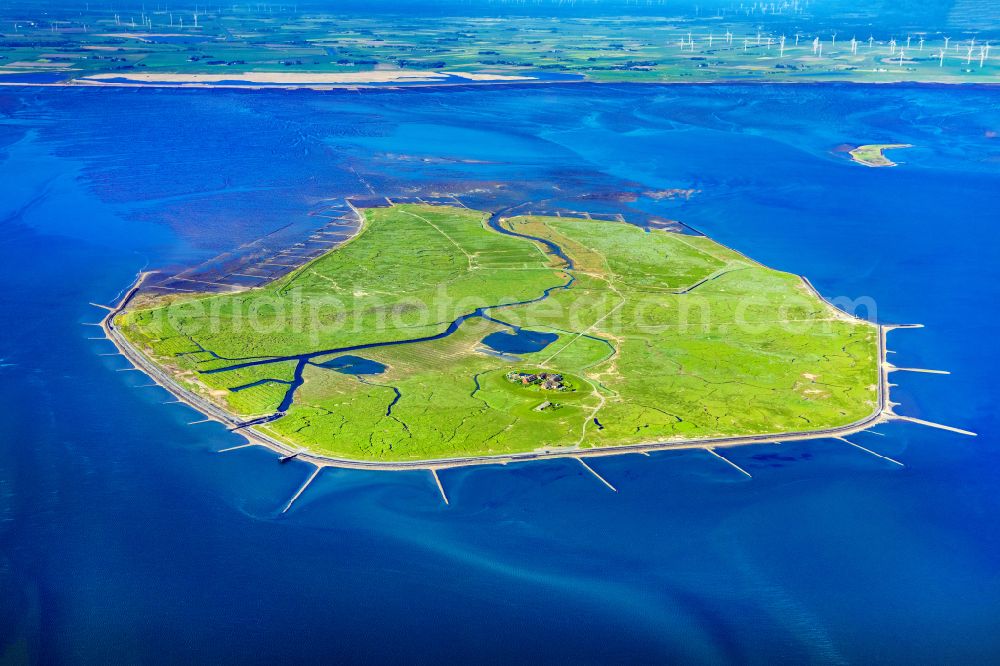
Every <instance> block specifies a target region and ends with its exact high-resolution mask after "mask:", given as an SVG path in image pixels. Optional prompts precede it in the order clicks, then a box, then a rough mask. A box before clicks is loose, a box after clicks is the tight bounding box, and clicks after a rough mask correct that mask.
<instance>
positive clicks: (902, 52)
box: [899, 49, 906, 67]
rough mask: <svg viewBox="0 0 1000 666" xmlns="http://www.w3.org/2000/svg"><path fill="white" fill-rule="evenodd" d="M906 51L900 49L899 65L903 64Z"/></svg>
mask: <svg viewBox="0 0 1000 666" xmlns="http://www.w3.org/2000/svg"><path fill="white" fill-rule="evenodd" d="M904 53H906V51H904V50H903V49H899V66H900V67H902V66H903V54H904Z"/></svg>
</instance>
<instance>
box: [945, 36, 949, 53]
mask: <svg viewBox="0 0 1000 666" xmlns="http://www.w3.org/2000/svg"><path fill="white" fill-rule="evenodd" d="M950 41H951V37H945V38H944V50H945V51H947V50H948V42H950Z"/></svg>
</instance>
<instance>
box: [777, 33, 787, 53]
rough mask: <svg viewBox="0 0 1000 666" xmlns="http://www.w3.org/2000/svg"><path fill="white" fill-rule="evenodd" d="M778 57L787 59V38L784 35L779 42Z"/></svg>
mask: <svg viewBox="0 0 1000 666" xmlns="http://www.w3.org/2000/svg"><path fill="white" fill-rule="evenodd" d="M778 57H780V58H784V57H785V36H784V35H782V36H781V39H779V40H778Z"/></svg>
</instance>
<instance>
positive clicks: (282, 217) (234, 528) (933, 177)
mask: <svg viewBox="0 0 1000 666" xmlns="http://www.w3.org/2000/svg"><path fill="white" fill-rule="evenodd" d="M0 114H2V117H0V152H2V155H0V175H2V178H0V220H2V221H3V232H4V242H3V243H0V280H2V283H3V284H4V286H5V289H4V290H3V291H2V292H0V299H2V301H0V318H2V327H3V330H4V338H3V345H2V347H0V398H2V400H3V404H4V409H3V411H2V412H0V451H2V455H0V518H2V519H0V557H2V558H3V559H2V561H0V562H2V566H0V590H2V594H0V627H2V628H3V631H0V642H2V651H6V654H8V655H15V656H17V655H19V654H27V655H28V656H29V657H32V658H34V659H36V660H39V661H44V662H69V661H73V662H80V661H83V662H98V661H101V662H103V661H107V660H109V659H116V660H119V661H144V662H170V663H173V662H176V661H178V660H180V659H197V660H198V661H207V660H227V661H228V660H232V659H236V658H238V659H242V660H245V661H250V662H266V661H274V660H275V659H283V660H288V659H322V660H327V661H328V660H333V659H346V658H361V657H363V656H367V657H369V658H372V659H380V660H385V659H389V658H396V659H399V658H410V659H414V660H420V661H431V660H442V659H458V658H463V659H483V658H485V659H490V660H492V659H498V658H503V657H513V656H515V655H518V654H523V653H525V652H528V653H530V654H531V655H532V656H533V657H534V658H535V659H538V660H543V659H558V660H571V659H573V660H582V661H597V660H605V661H609V660H615V661H622V660H640V659H653V658H665V657H672V658H678V659H687V660H693V661H699V662H718V661H721V660H728V661H751V662H765V661H773V660H774V659H786V660H788V659H796V660H810V661H816V662H844V661H847V662H868V661H874V660H879V661H891V662H902V661H910V662H930V661H943V660H949V661H979V662H982V661H986V660H993V661H995V660H996V659H997V658H998V657H1000V638H998V636H1000V633H998V632H997V629H998V627H997V619H996V618H997V617H1000V614H998V610H1000V576H998V559H997V553H998V552H1000V528H998V526H997V522H996V515H997V511H998V509H1000V501H998V499H997V492H996V488H997V483H998V481H1000V473H998V472H1000V463H998V455H997V454H998V453H1000V451H998V448H1000V447H998V445H997V439H996V432H997V417H996V415H995V404H996V398H997V392H996V388H995V381H994V378H995V374H996V365H997V364H996V361H995V356H994V354H993V350H992V344H991V340H992V335H993V332H994V330H995V327H996V323H997V315H996V313H995V309H994V308H995V304H996V302H997V296H998V293H997V292H998V287H997V284H998V282H997V277H998V276H997V271H996V269H995V257H996V254H997V242H996V237H997V236H996V234H997V232H996V222H997V220H998V219H1000V197H997V195H996V193H997V192H998V191H1000V143H998V142H1000V138H997V133H998V132H1000V91H993V90H987V89H977V88H945V87H931V88H914V87H889V86H881V87H879V86H876V87H852V86H839V85H830V86H805V87H795V88H793V87H790V86H775V87H763V86H756V87H750V86H748V87H734V86H704V87H697V86H676V87H629V86H607V85H602V86H590V85H563V86H559V85H556V86H548V87H525V88H507V87H505V88H502V89H485V88H476V89H467V90H448V91H431V90H426V91H418V90H410V91H401V92H396V91H377V92H370V93H362V94H359V93H349V94H348V93H314V92H306V91H301V92H287V91H263V92H258V93H242V92H237V91H217V92H212V91H202V90H199V91H162V90H147V89H141V90H48V89H45V90H41V89H31V90H27V89H26V90H12V89H7V90H3V91H2V92H0ZM874 142H902V143H912V144H914V146H915V147H914V148H912V149H909V150H906V151H900V152H898V153H896V154H894V157H898V158H899V160H900V161H901V166H900V167H898V168H895V169H866V168H863V167H859V166H857V165H854V164H851V163H850V162H849V161H847V160H846V159H845V158H844V156H843V154H842V153H839V152H836V150H835V148H836V147H837V146H838V145H840V144H843V143H874ZM675 187H676V188H696V189H699V190H701V192H700V193H699V194H697V195H695V196H694V197H693V198H692V199H691V200H690V201H684V200H667V199H655V198H650V197H646V196H642V195H641V193H642V192H647V191H653V190H662V189H667V188H675ZM441 191H446V192H455V193H459V194H464V195H465V196H463V200H465V201H466V202H468V203H469V204H470V205H473V204H482V205H490V206H497V207H499V206H502V205H512V204H516V203H520V202H521V201H524V200H528V199H531V200H535V201H546V202H548V203H547V205H567V206H570V207H574V206H575V207H576V208H577V209H582V208H584V207H588V208H590V209H592V210H595V211H596V212H600V211H597V209H599V208H602V207H603V209H602V210H604V209H606V210H608V211H615V212H617V211H620V212H623V213H624V214H625V215H626V216H628V215H629V213H630V212H645V213H649V214H653V215H658V216H662V217H665V218H669V219H677V220H681V221H683V222H685V223H689V224H691V225H692V226H693V227H695V228H697V229H700V230H702V231H704V232H706V233H709V234H710V235H712V236H714V237H716V238H718V239H719V240H721V241H723V242H725V243H727V244H729V245H732V246H734V247H736V248H738V249H739V250H741V251H744V252H746V253H748V254H749V255H751V256H752V257H754V258H756V259H759V260H761V261H763V262H765V263H768V264H770V265H773V266H775V267H777V268H782V269H786V270H790V271H795V272H801V273H805V274H806V275H808V276H809V278H810V279H811V280H812V282H813V283H814V284H815V285H816V286H817V287H818V288H819V289H820V290H821V291H822V292H823V293H824V294H826V295H828V296H831V297H838V296H842V297H847V298H850V299H862V298H863V297H867V298H869V299H870V302H872V303H874V304H875V305H876V316H877V318H878V319H879V320H880V321H884V322H919V323H923V324H925V326H926V327H925V328H923V329H917V330H907V331H899V332H894V333H891V334H890V336H889V347H890V349H892V350H893V351H895V352H896V353H895V355H894V356H893V361H894V362H895V363H896V364H897V365H900V366H918V367H930V368H943V369H946V370H950V371H952V374H951V375H949V376H935V375H914V374H903V373H898V374H894V375H893V376H892V378H893V381H894V382H896V383H898V384H899V386H898V387H897V388H895V389H894V390H893V399H894V400H895V401H897V402H899V403H901V405H900V406H899V407H898V411H899V412H900V413H903V414H910V415H914V416H919V417H921V418H925V419H929V420H932V421H938V422H942V423H946V424H950V425H955V426H959V427H963V428H968V429H970V430H973V431H976V432H978V433H979V437H977V438H967V437H963V436H961V435H957V434H953V433H948V432H944V431H938V430H931V429H927V428H921V427H919V426H916V425H913V424H909V423H900V422H897V423H892V424H888V425H883V426H879V427H878V428H877V429H876V430H877V431H878V433H879V434H862V435H857V436H855V437H854V438H852V439H854V440H855V441H856V442H857V443H859V444H862V445H864V446H866V447H869V448H871V449H873V450H875V451H878V452H879V453H882V454H885V455H888V456H891V457H893V458H896V459H898V460H901V461H903V462H904V463H906V467H905V468H898V467H896V466H894V465H891V464H888V463H886V462H885V461H883V460H880V459H878V458H875V457H873V456H869V455H867V454H865V453H863V452H861V451H859V450H857V449H854V448H852V447H849V446H847V445H845V444H843V443H842V442H838V441H834V440H823V441H815V442H804V443H796V444H785V445H781V446H755V447H746V448H739V449H733V450H728V451H726V452H725V454H726V456H727V457H728V458H730V459H731V460H733V461H734V462H736V463H737V464H739V465H740V466H742V467H744V468H745V469H747V470H748V471H750V472H751V473H752V474H753V478H752V479H747V478H746V477H743V476H742V475H740V474H738V473H737V472H735V470H733V469H732V468H730V467H728V466H727V465H725V464H723V463H722V462H721V461H718V460H716V459H713V458H712V457H710V456H708V455H706V454H704V453H702V452H674V453H660V454H654V455H652V456H650V457H649V458H646V457H643V456H624V457H614V458H602V459H598V460H595V461H594V462H592V463H591V464H592V466H593V467H594V468H595V469H597V470H598V471H599V472H600V473H601V474H602V475H603V476H605V477H606V478H607V479H608V480H609V481H610V482H611V483H612V484H613V485H614V486H615V487H617V488H618V490H619V492H618V493H617V494H615V493H612V492H610V491H609V490H608V489H607V488H606V487H604V486H603V485H601V484H599V483H598V482H597V481H596V480H595V479H594V478H593V477H592V476H591V475H590V474H589V473H588V472H587V471H586V470H584V469H582V467H581V466H580V465H579V464H578V463H576V462H575V461H572V460H569V461H553V462H545V463H532V464H524V465H513V466H508V467H482V468H475V469H464V470H452V471H445V472H443V473H442V474H441V479H442V482H443V484H444V486H445V487H446V489H447V492H448V495H449V498H450V500H451V504H450V505H449V506H445V505H444V504H443V503H442V502H441V499H440V496H439V495H438V493H437V489H436V487H435V485H434V483H433V480H432V479H431V477H430V475H428V474H426V473H420V472H413V473H371V472H358V471H347V470H326V471H324V472H323V473H322V474H320V476H319V477H318V478H317V480H316V481H315V482H314V483H313V485H312V486H311V487H310V488H309V489H308V490H307V492H306V493H305V494H304V495H303V496H302V497H301V498H300V499H299V501H297V502H296V504H295V505H294V507H293V508H292V510H291V511H290V512H289V513H287V514H285V515H279V514H280V511H281V509H282V508H283V507H284V505H285V503H286V502H287V501H288V499H289V498H290V497H291V496H292V495H293V494H294V493H295V491H296V490H297V489H298V487H299V486H300V484H301V483H302V482H303V481H304V480H305V479H306V478H307V477H308V475H309V474H310V473H311V468H309V467H308V466H306V465H304V464H302V463H298V462H295V461H292V462H290V463H288V464H286V465H279V464H278V463H277V459H276V457H275V456H274V455H273V454H271V453H268V452H266V451H262V450H258V449H253V448H248V449H239V450H236V451H232V452H228V453H217V451H218V450H220V449H224V448H227V447H231V446H235V445H238V444H240V443H241V440H240V439H239V438H238V437H237V436H235V435H234V434H232V433H229V432H227V431H225V430H224V429H223V428H222V427H221V426H219V425H217V424H201V425H188V423H189V422H191V421H195V420H197V419H198V418H199V416H198V415H197V414H196V413H194V412H193V411H191V410H190V409H188V408H187V407H184V406H180V405H177V404H164V402H165V401H167V400H168V396H167V394H166V393H164V392H163V391H162V390H160V389H158V388H155V387H152V388H150V387H145V385H147V384H148V383H149V382H148V380H147V379H146V378H145V377H144V376H142V375H141V374H140V373H137V372H117V370H121V369H124V368H126V367H127V364H126V363H125V362H124V361H123V360H122V359H121V358H120V357H116V356H105V355H102V354H109V353H110V352H111V351H112V350H113V348H112V347H111V345H110V344H109V343H107V342H106V341H101V340H91V339H88V338H90V337H92V336H94V335H95V332H96V331H97V329H94V328H92V327H88V326H83V325H81V324H83V323H86V322H93V321H96V320H97V319H98V318H99V316H100V314H101V313H100V311H98V310H96V309H94V308H92V307H91V306H88V305H87V303H88V302H89V301H95V302H109V301H111V300H113V299H114V297H115V295H116V294H117V293H119V290H120V289H122V288H123V287H124V286H125V285H127V284H128V283H129V282H130V281H131V280H132V278H133V276H134V275H135V273H136V271H138V270H140V269H141V268H143V267H145V266H151V267H160V268H167V269H169V268H171V267H179V266H187V265H193V264H196V263H198V262H200V261H203V260H205V259H208V258H210V257H212V256H215V255H216V254H218V252H220V251H222V250H226V249H229V248H232V247H235V246H237V245H240V244H242V243H245V242H249V241H252V240H254V239H255V238H257V237H259V236H261V235H263V234H265V233H268V232H270V231H273V230H275V229H278V228H285V225H288V224H289V223H291V226H290V227H287V229H286V231H283V232H282V233H285V234H288V235H289V238H293V237H294V235H295V234H305V233H307V230H308V229H311V228H315V227H316V226H318V225H317V223H316V220H315V218H314V217H313V216H311V215H310V213H311V212H315V211H316V210H317V209H319V208H321V207H322V206H323V205H324V203H323V202H324V199H327V198H331V197H343V196H345V195H367V196H371V195H375V196H379V195H383V194H387V195H390V196H404V195H413V194H421V193H433V192H441ZM593 193H600V194H602V195H612V194H615V193H633V194H638V195H639V196H638V199H636V200H635V201H634V202H633V203H625V204H620V203H611V201H613V199H609V198H607V197H603V198H597V199H587V200H585V201H583V200H581V199H580V198H579V197H580V196H581V195H585V194H593ZM859 302H860V301H859ZM494 314H498V315H499V314H500V311H496V312H494ZM404 399H405V398H404ZM2 651H0V653H3V652H2Z"/></svg>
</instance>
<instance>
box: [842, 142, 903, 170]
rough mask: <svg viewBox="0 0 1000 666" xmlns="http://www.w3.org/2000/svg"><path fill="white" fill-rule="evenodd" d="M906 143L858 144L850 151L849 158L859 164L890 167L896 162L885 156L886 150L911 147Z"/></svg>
mask: <svg viewBox="0 0 1000 666" xmlns="http://www.w3.org/2000/svg"><path fill="white" fill-rule="evenodd" d="M912 147H913V146H911V145H910V144H908V143H871V144H867V145H864V146H858V147H857V148H855V149H853V150H851V151H850V155H851V159H852V160H854V161H855V162H857V163H859V164H864V165H865V166H870V167H891V166H896V163H895V162H893V161H892V160H890V159H889V158H888V157H886V156H885V152H884V151H886V150H890V149H896V148H912Z"/></svg>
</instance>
